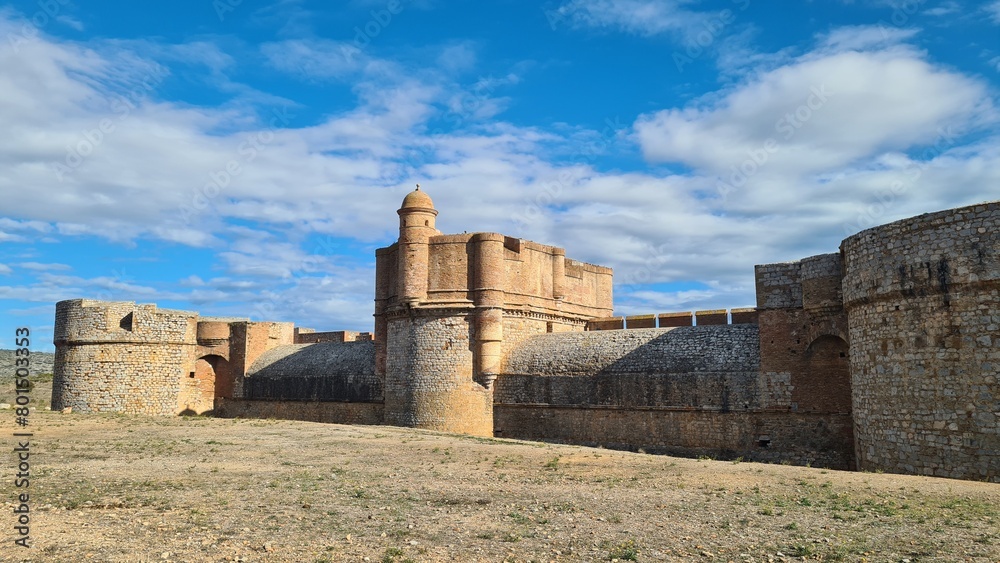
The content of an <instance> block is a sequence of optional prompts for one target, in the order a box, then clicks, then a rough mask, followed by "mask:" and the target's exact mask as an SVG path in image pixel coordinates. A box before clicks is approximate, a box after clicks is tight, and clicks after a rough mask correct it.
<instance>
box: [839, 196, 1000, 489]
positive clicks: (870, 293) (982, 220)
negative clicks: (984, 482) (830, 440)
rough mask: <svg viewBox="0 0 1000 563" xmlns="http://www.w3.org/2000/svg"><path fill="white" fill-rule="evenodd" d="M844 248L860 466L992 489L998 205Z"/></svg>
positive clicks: (998, 465)
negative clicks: (962, 481)
mask: <svg viewBox="0 0 1000 563" xmlns="http://www.w3.org/2000/svg"><path fill="white" fill-rule="evenodd" d="M842 251H843V255H844V263H845V272H844V300H845V303H846V306H847V318H848V329H849V332H850V341H851V343H852V351H851V372H852V374H853V377H854V380H853V381H854V385H853V389H852V391H853V403H854V417H855V425H856V432H857V438H858V440H857V448H858V451H857V456H858V462H859V463H858V465H859V467H860V468H861V469H866V470H881V471H891V472H899V473H921V474H926V475H937V476H942V477H960V478H972V479H992V480H994V481H997V480H1000V380H998V377H1000V203H997V202H994V203H989V204H982V205H975V206H971V207H965V208H961V209H953V210H949V211H943V212H940V213H932V214H928V215H921V216H919V217H913V218H911V219H906V220H903V221H897V222H895V223H890V224H888V225H883V226H881V227H876V228H874V229H869V230H867V231H862V232H861V233H858V234H857V235H854V236H852V237H850V238H848V239H847V240H845V241H844V243H843V246H842Z"/></svg>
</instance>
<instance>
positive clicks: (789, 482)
mask: <svg viewBox="0 0 1000 563" xmlns="http://www.w3.org/2000/svg"><path fill="white" fill-rule="evenodd" d="M32 424H33V426H32V428H31V429H32V430H33V431H34V432H35V438H34V439H33V442H32V445H31V448H32V449H31V487H30V489H29V490H30V494H31V506H30V510H31V512H30V514H31V523H30V528H31V530H30V531H31V539H32V542H33V544H34V547H33V548H31V549H30V550H28V549H23V548H19V547H16V546H14V545H13V544H12V541H13V532H12V526H13V525H14V520H13V518H14V515H13V508H14V507H15V505H14V504H13V502H12V501H13V499H14V492H15V490H14V487H12V486H11V483H12V481H13V472H14V469H13V467H12V464H11V463H10V462H9V461H8V462H7V463H5V464H4V466H3V467H4V468H5V469H4V472H5V473H6V474H5V475H2V476H0V478H2V482H3V483H4V485H3V490H4V495H3V497H4V498H3V502H4V503H5V507H6V509H5V510H4V511H3V512H4V514H5V516H2V517H0V521H2V524H3V530H4V532H3V536H4V537H5V545H4V546H3V548H2V549H0V559H2V560H3V561H184V562H188V561H248V562H250V561H253V562H256V561H295V562H300V561H304V562H324V561H377V562H394V561H395V562H404V561H414V562H423V561H455V562H459V561H462V562H464V561H609V560H620V561H667V560H683V559H688V558H692V559H699V560H705V561H773V560H777V561H791V560H803V559H806V560H841V561H897V562H899V561H912V562H915V561H991V562H995V561H1000V485H997V484H988V483H977V482H968V481H956V480H948V479H936V478H926V477H912V476H899V475H887V474H872V473H848V472H838V471H830V470H823V469H814V468H806V467H791V466H783V465H766V464H758V463H747V462H732V461H725V462H724V461H713V460H704V459H703V460H693V459H680V458H671V457H665V456H651V455H645V454H637V453H629V452H618V451H610V450H602V449H591V448H584V447H577V446H562V445H552V444H541V443H534V442H520V441H514V440H495V439H481V438H471V437H462V436H453V435H444V434H438V433H433V432H425V431H415V430H408V429H401V428H393V427H383V426H367V427H366V426H340V425H332V424H317V423H307V422H291V421H274V420H222V419H212V418H148V417H128V416H116V415H82V414H61V413H50V412H45V411H43V410H41V409H39V410H38V411H36V412H35V413H34V414H33V415H32ZM14 431H15V426H14V417H13V413H12V411H9V410H8V411H0V436H2V437H3V438H0V441H5V442H7V444H8V445H5V446H4V447H5V448H7V447H11V446H13V445H14V438H13V437H12V433H13V432H14ZM7 451H10V450H9V449H8V450H7ZM10 459H11V457H9V456H8V460H10ZM18 492H20V490H18Z"/></svg>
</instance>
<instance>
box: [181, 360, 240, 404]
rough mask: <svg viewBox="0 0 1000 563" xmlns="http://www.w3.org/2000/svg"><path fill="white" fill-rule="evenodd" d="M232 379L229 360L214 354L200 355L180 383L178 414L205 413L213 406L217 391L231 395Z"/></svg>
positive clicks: (217, 394)
mask: <svg viewBox="0 0 1000 563" xmlns="http://www.w3.org/2000/svg"><path fill="white" fill-rule="evenodd" d="M232 387H233V381H232V376H231V375H230V370H229V362H227V361H226V359H225V358H223V357H222V356H217V355H214V354H210V355H206V356H202V357H200V358H198V359H197V360H196V361H195V363H194V371H191V372H189V373H188V374H187V376H186V377H185V378H184V380H183V381H182V383H181V395H180V405H179V407H180V409H179V412H180V414H206V413H210V412H211V411H212V410H214V408H215V399H216V398H217V397H219V396H220V395H219V391H220V390H221V391H222V392H224V393H228V394H227V395H225V396H232Z"/></svg>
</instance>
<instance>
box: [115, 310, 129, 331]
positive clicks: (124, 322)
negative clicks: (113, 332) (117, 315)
mask: <svg viewBox="0 0 1000 563" xmlns="http://www.w3.org/2000/svg"><path fill="white" fill-rule="evenodd" d="M118 326H120V327H122V329H123V330H127V331H129V332H132V313H129V314H127V315H125V316H124V317H122V320H121V322H120V323H118Z"/></svg>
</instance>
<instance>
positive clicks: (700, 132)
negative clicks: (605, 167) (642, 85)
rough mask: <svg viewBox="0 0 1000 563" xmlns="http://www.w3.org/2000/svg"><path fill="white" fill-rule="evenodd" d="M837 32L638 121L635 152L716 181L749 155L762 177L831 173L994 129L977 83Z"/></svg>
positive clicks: (912, 54) (903, 51)
mask: <svg viewBox="0 0 1000 563" xmlns="http://www.w3.org/2000/svg"><path fill="white" fill-rule="evenodd" d="M868 31H870V30H868ZM843 35H844V34H842V33H841V32H839V31H838V32H834V33H833V34H831V35H830V37H828V38H827V39H826V40H825V41H824V42H823V44H822V45H821V47H820V48H819V49H818V50H817V51H814V52H812V53H809V54H807V55H804V56H802V57H800V58H798V59H796V60H795V61H793V62H791V63H790V64H787V65H784V66H781V67H780V68H777V69H774V70H771V71H768V72H765V73H763V74H761V75H753V76H751V77H750V78H749V79H747V80H746V81H745V82H744V83H742V84H740V85H738V86H737V87H735V88H733V89H732V90H730V91H729V92H727V93H726V94H725V95H724V96H722V97H713V98H711V99H707V100H705V101H704V102H696V103H693V104H691V105H690V106H688V107H685V108H672V109H667V110H662V111H659V112H655V113H652V114H647V115H644V116H641V117H640V118H639V119H638V120H637V121H636V124H635V130H636V138H637V141H638V142H639V144H640V145H641V147H642V149H643V152H644V154H645V155H646V157H647V158H649V159H650V160H653V161H668V162H681V163H684V164H687V165H689V166H692V167H695V168H697V169H698V170H701V171H704V172H705V173H707V174H717V175H727V173H729V172H731V171H732V170H733V168H734V167H736V168H737V169H738V168H739V167H740V165H741V163H743V162H745V161H746V160H747V159H751V160H753V159H754V157H755V155H756V156H757V159H756V160H757V161H759V162H760V164H761V165H760V166H758V167H756V168H758V169H759V170H755V171H754V174H756V176H755V178H756V180H757V181H761V180H764V179H767V178H771V177H773V176H774V175H781V176H789V175H791V176H795V177H801V176H804V175H809V174H816V173H820V172H825V171H830V170H835V169H838V168H841V167H844V166H849V165H853V164H855V163H857V162H858V161H859V160H862V159H865V158H869V157H871V156H873V155H878V154H881V153H883V152H886V151H894V150H895V151H898V150H907V149H910V148H912V147H919V146H922V145H929V144H933V143H935V142H936V140H937V139H939V138H940V137H942V136H947V135H949V133H948V132H949V131H959V132H962V131H966V130H968V129H970V128H972V127H974V126H983V125H985V124H989V123H995V121H996V119H997V115H996V112H995V109H994V107H993V103H992V101H991V99H990V96H989V91H988V88H987V86H986V85H985V83H983V82H981V81H979V80H976V79H974V78H970V77H967V76H965V75H962V74H959V73H956V72H954V71H950V70H947V69H943V68H940V67H936V66H934V65H933V64H931V63H930V62H928V61H927V60H926V59H925V58H924V56H923V55H922V54H921V53H920V52H918V51H916V50H913V49H910V48H907V47H905V46H889V47H886V48H882V49H877V50H865V51H858V50H856V49H857V48H858V47H860V46H862V45H864V46H871V45H872V42H870V41H868V40H866V39H865V38H864V35H866V32H862V33H860V34H849V35H852V36H854V37H855V41H852V42H848V41H846V40H845V39H843ZM955 134H956V133H951V135H955ZM763 161H766V163H764V162H763Z"/></svg>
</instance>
